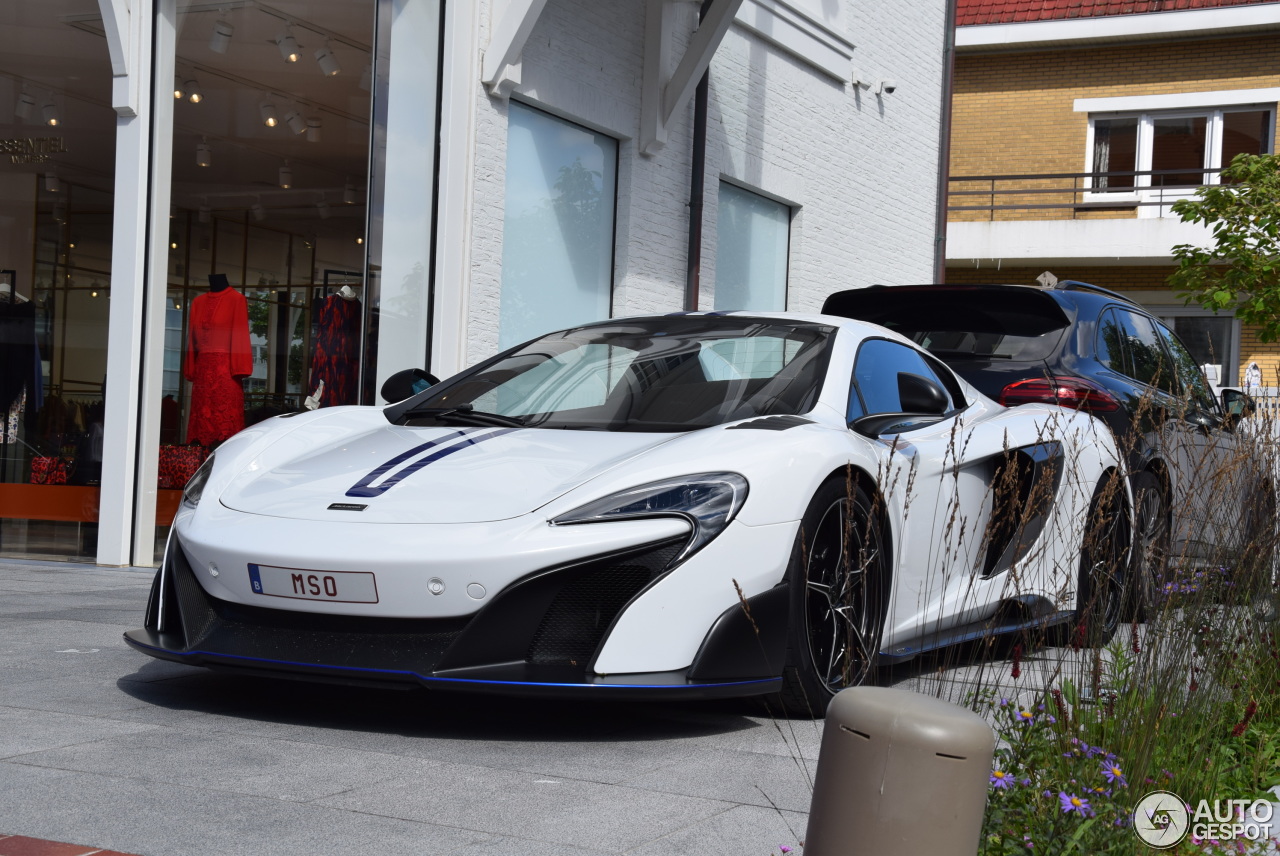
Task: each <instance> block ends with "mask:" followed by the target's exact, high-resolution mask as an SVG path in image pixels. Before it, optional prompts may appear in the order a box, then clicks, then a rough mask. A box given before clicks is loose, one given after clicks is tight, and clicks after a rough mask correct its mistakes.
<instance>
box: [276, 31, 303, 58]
mask: <svg viewBox="0 0 1280 856" xmlns="http://www.w3.org/2000/svg"><path fill="white" fill-rule="evenodd" d="M276 47H278V48H280V56H282V57H284V61H285V62H297V61H298V57H299V56H300V54H299V53H298V40H297V39H295V38H294V37H293V31H292V30H290V29H289V27H287V26H286V27H285V28H284V29H283V30H281V31H280V34H279V35H278V36H276Z"/></svg>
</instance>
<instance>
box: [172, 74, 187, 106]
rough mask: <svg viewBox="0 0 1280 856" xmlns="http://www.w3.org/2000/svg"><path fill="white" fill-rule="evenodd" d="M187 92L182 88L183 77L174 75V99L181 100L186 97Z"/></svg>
mask: <svg viewBox="0 0 1280 856" xmlns="http://www.w3.org/2000/svg"><path fill="white" fill-rule="evenodd" d="M186 94H187V93H186V92H185V91H183V89H182V78H181V77H178V76H177V75H176V74H175V75H174V76H173V100H174V101H181V100H182V99H183V98H185V97H186Z"/></svg>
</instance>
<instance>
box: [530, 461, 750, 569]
mask: <svg viewBox="0 0 1280 856" xmlns="http://www.w3.org/2000/svg"><path fill="white" fill-rule="evenodd" d="M746 498H747V480H746V479H744V478H743V477H742V476H740V475H738V474H737V473H697V474H696V475H689V476H678V477H677V478H671V479H663V480H662V481H656V482H650V483H649V484H644V485H640V486H639V487H633V488H629V489H628V490H624V491H619V492H618V493H615V494H612V495H611V496H606V497H605V498H604V499H597V500H596V501H595V502H589V503H587V504H586V505H583V506H581V507H579V508H575V509H574V510H573V511H570V512H568V513H566V514H562V515H560V516H559V517H557V518H555V519H554V520H552V521H551V522H552V523H553V524H555V525H557V526H563V525H566V524H571V523H604V522H607V521H614V520H636V519H640V518H645V517H683V518H684V519H686V520H688V521H689V523H690V524H692V526H693V537H692V538H690V539H689V543H688V544H687V545H686V546H685V548H684V550H683V551H681V553H680V555H679V556H678V557H677V558H676V560H675V562H672V564H673V565H674V564H676V563H678V562H682V561H684V560H685V559H687V558H688V557H689V556H691V555H693V554H694V553H696V552H697V551H698V550H700V549H702V547H703V546H704V545H705V544H706V543H707V542H708V541H710V540H711V539H712V538H714V537H716V536H717V535H719V534H720V533H721V532H723V531H724V528H725V527H726V526H728V525H729V521H730V520H733V517H734V515H736V514H737V513H738V509H740V508H742V503H743V502H745V501H746Z"/></svg>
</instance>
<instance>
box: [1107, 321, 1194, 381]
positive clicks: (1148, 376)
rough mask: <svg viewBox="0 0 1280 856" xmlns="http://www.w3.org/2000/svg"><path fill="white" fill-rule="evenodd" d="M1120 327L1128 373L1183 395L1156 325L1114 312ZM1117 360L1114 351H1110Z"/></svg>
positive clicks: (1120, 337) (1139, 379) (1121, 342)
mask: <svg viewBox="0 0 1280 856" xmlns="http://www.w3.org/2000/svg"><path fill="white" fill-rule="evenodd" d="M1111 311H1112V312H1113V313H1114V314H1115V316H1116V319H1117V321H1118V322H1119V327H1120V331H1119V332H1120V336H1119V339H1120V346H1121V349H1122V350H1123V353H1124V357H1123V359H1124V373H1125V374H1126V375H1128V376H1129V377H1131V378H1133V379H1134V380H1136V381H1138V382H1139V383H1145V384H1148V385H1149V386H1154V387H1155V388H1157V389H1162V390H1164V391H1165V392H1168V393H1172V394H1174V395H1178V394H1180V390H1179V389H1178V379H1177V375H1176V373H1175V372H1174V369H1173V366H1171V365H1170V364H1169V356H1168V354H1167V353H1166V351H1165V349H1164V344H1163V343H1162V341H1161V336H1160V334H1158V333H1157V332H1156V328H1155V323H1154V322H1153V321H1152V320H1151V319H1150V318H1148V317H1146V316H1145V315H1139V314H1138V313H1136V312H1130V311H1129V310H1128V309H1112V310H1111ZM1108 350H1109V353H1110V355H1111V358H1112V359H1113V360H1114V350H1113V349H1110V348H1109V349H1108Z"/></svg>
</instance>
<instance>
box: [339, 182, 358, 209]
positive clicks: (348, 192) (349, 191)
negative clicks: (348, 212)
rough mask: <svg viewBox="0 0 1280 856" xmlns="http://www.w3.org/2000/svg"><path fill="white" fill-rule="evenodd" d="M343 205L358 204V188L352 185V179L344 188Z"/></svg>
mask: <svg viewBox="0 0 1280 856" xmlns="http://www.w3.org/2000/svg"><path fill="white" fill-rule="evenodd" d="M342 204H343V205H355V204H356V186H355V185H354V184H352V183H351V179H349V178H348V179H347V184H346V186H345V187H343V188H342Z"/></svg>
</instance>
